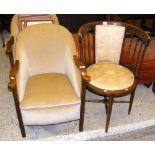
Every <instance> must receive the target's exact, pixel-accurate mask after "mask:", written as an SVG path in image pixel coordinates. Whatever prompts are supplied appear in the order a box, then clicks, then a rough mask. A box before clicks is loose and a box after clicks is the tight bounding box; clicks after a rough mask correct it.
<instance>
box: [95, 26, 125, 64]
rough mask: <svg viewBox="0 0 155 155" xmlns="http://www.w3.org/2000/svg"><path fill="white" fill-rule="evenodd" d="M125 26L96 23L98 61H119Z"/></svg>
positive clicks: (96, 54)
mask: <svg viewBox="0 0 155 155" xmlns="http://www.w3.org/2000/svg"><path fill="white" fill-rule="evenodd" d="M124 33H125V27H123V26H117V25H106V24H105V25H104V24H103V25H96V27H95V51H96V52H95V60H96V63H100V62H101V63H103V62H104V63H105V62H106V63H107V62H109V63H111V62H112V63H119V60H120V54H121V50H122V44H123V39H124Z"/></svg>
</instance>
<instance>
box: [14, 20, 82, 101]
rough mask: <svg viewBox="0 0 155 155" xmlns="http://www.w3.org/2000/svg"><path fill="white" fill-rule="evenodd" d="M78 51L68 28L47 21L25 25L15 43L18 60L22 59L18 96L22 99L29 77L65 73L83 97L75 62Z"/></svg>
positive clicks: (78, 93)
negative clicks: (74, 56)
mask: <svg viewBox="0 0 155 155" xmlns="http://www.w3.org/2000/svg"><path fill="white" fill-rule="evenodd" d="M75 54H77V53H76V47H75V43H74V40H73V37H72V34H71V33H70V32H69V31H68V30H67V29H66V28H65V27H63V26H60V25H57V24H47V23H46V24H37V25H32V26H29V27H27V28H25V29H24V30H23V31H22V32H21V33H20V34H19V35H18V37H17V42H16V60H19V62H20V67H19V72H18V78H19V79H18V82H19V83H18V84H17V85H18V90H19V98H20V99H22V98H23V94H24V90H25V84H26V81H27V79H28V77H31V76H33V75H36V74H43V73H62V74H65V75H66V76H67V77H68V78H69V80H70V82H71V83H72V85H73V87H74V89H75V92H76V93H77V95H78V96H80V88H79V85H78V84H79V82H78V84H77V82H75V81H79V79H80V77H79V74H78V73H77V72H78V71H77V68H76V67H75V64H74V62H73V55H75ZM77 79H78V80H77ZM20 81H21V83H20ZM23 81H25V82H23Z"/></svg>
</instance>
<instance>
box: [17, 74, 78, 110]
mask: <svg viewBox="0 0 155 155" xmlns="http://www.w3.org/2000/svg"><path fill="white" fill-rule="evenodd" d="M79 103H80V98H79V97H78V96H77V95H76V93H75V92H74V89H73V88H72V86H71V84H70V82H69V80H68V78H67V77H66V76H65V75H64V74H60V73H46V74H39V75H34V76H32V77H31V78H30V79H29V80H28V82H27V86H26V90H25V96H24V98H23V100H22V102H21V104H20V108H21V109H34V108H48V107H59V106H67V105H73V104H79Z"/></svg>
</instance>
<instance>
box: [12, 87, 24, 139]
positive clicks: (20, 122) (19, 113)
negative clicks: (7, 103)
mask: <svg viewBox="0 0 155 155" xmlns="http://www.w3.org/2000/svg"><path fill="white" fill-rule="evenodd" d="M12 91H13V97H14V101H15V108H16V113H17V117H18V122H19V127H20V131H21V134H22V137H26V133H25V128H24V125H23V119H22V115H21V111H20V108H19V101H18V95H17V89H16V88H15V89H13V90H12Z"/></svg>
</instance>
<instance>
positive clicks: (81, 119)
mask: <svg viewBox="0 0 155 155" xmlns="http://www.w3.org/2000/svg"><path fill="white" fill-rule="evenodd" d="M85 98H86V83H85V81H84V80H82V89H81V108H80V120H79V131H83V124H84V113H85Z"/></svg>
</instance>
